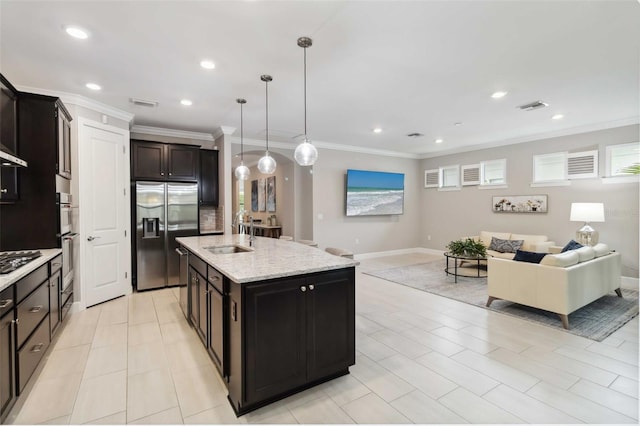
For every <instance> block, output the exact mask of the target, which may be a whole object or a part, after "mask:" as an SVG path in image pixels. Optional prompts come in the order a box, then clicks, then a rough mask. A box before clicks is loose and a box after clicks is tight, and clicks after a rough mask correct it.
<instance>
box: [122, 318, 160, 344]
mask: <svg viewBox="0 0 640 426" xmlns="http://www.w3.org/2000/svg"><path fill="white" fill-rule="evenodd" d="M156 341H162V334H161V333H160V326H159V325H158V323H157V322H144V323H142V324H134V325H129V344H130V345H140V344H142V343H150V342H156Z"/></svg>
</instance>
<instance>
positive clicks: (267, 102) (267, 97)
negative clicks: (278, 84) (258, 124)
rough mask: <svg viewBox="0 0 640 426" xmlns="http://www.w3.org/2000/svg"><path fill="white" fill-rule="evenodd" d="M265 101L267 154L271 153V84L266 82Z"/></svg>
mask: <svg viewBox="0 0 640 426" xmlns="http://www.w3.org/2000/svg"><path fill="white" fill-rule="evenodd" d="M264 99H265V104H266V108H265V109H266V115H265V116H266V121H267V123H266V132H267V135H266V137H265V140H266V141H267V152H269V82H268V81H265V82H264Z"/></svg>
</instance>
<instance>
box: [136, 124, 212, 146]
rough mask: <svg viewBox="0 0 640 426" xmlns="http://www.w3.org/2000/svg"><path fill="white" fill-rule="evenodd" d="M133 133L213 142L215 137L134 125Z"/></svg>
mask: <svg viewBox="0 0 640 426" xmlns="http://www.w3.org/2000/svg"><path fill="white" fill-rule="evenodd" d="M131 133H141V134H144V135H153V136H167V137H170V138H182V139H194V140H199V141H209V142H212V141H213V140H214V137H213V135H212V134H211V133H201V132H190V131H187V130H174V129H165V128H163V127H152V126H140V125H138V124H134V125H133V126H132V127H131Z"/></svg>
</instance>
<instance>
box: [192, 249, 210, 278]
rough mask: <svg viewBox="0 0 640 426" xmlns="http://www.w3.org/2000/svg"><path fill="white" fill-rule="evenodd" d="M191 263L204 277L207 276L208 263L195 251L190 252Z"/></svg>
mask: <svg viewBox="0 0 640 426" xmlns="http://www.w3.org/2000/svg"><path fill="white" fill-rule="evenodd" d="M189 265H191V267H192V268H193V269H195V270H196V271H198V272H199V273H200V275H202V276H203V277H206V276H207V264H206V263H205V262H204V261H203V260H202V259H200V258H199V257H198V256H195V255H194V254H193V253H190V255H189Z"/></svg>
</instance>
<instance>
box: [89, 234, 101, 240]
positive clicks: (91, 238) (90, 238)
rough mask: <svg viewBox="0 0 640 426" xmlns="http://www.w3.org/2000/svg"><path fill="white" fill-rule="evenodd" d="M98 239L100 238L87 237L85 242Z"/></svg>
mask: <svg viewBox="0 0 640 426" xmlns="http://www.w3.org/2000/svg"><path fill="white" fill-rule="evenodd" d="M98 238H100V237H94V236H91V235H89V236H88V237H87V241H93V240H97V239H98Z"/></svg>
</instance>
